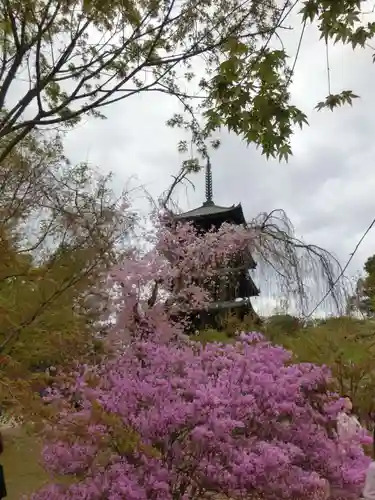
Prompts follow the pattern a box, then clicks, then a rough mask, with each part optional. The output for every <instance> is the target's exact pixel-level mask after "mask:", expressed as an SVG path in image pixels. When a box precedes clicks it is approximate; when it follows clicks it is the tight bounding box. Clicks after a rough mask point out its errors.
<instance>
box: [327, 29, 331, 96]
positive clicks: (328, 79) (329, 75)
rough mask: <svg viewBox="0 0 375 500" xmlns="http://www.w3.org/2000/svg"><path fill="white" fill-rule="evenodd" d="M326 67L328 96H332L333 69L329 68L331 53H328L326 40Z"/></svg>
mask: <svg viewBox="0 0 375 500" xmlns="http://www.w3.org/2000/svg"><path fill="white" fill-rule="evenodd" d="M326 66H327V83H328V95H331V69H330V67H329V51H328V40H327V39H326Z"/></svg>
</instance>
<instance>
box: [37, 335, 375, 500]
mask: <svg viewBox="0 0 375 500" xmlns="http://www.w3.org/2000/svg"><path fill="white" fill-rule="evenodd" d="M329 378H330V374H329V372H328V370H326V369H325V368H322V367H317V366H314V365H312V364H306V363H305V364H294V363H292V361H291V355H290V353H289V352H287V351H285V350H284V349H283V348H281V347H277V346H273V345H271V344H269V343H267V342H266V341H265V340H264V339H263V338H262V336H261V335H260V334H246V335H245V334H242V335H241V337H240V338H239V339H238V341H237V342H236V343H235V344H233V345H220V344H207V345H206V346H202V345H201V344H198V343H192V342H173V343H171V342H169V343H161V342H156V341H154V340H152V339H149V340H147V341H143V342H142V341H134V342H132V343H131V344H130V345H129V346H128V347H127V348H126V349H124V350H123V352H122V353H120V354H118V355H117V356H116V357H115V358H113V359H112V360H110V361H108V362H107V363H105V364H103V366H100V367H99V366H98V367H93V368H87V369H86V370H85V372H84V373H83V372H81V373H80V374H78V375H77V377H76V379H75V382H74V384H73V386H72V388H71V390H74V391H78V392H79V394H80V401H81V407H80V409H78V410H76V409H74V408H72V407H68V406H65V407H64V408H62V409H61V413H60V415H59V424H58V426H56V428H55V429H54V432H52V434H51V435H50V437H49V441H48V442H47V443H46V445H45V447H44V450H43V458H44V464H45V467H46V469H47V470H48V471H49V472H51V473H54V474H57V475H68V476H71V477H72V479H73V481H72V482H71V483H69V482H68V483H67V482H66V481H65V482H62V483H59V481H58V480H56V483H54V484H51V485H48V486H47V487H45V488H43V489H42V490H41V491H39V492H37V493H35V494H34V495H32V496H31V499H32V500H79V499H82V500H83V499H84V500H104V499H105V500H120V499H121V500H146V499H148V500H193V499H197V500H198V499H201V498H205V494H206V493H208V492H213V493H215V492H216V493H222V494H226V495H228V497H230V498H233V499H240V498H241V499H246V498H247V499H253V498H264V499H270V500H271V499H272V500H273V499H274V500H280V499H301V500H302V499H304V500H308V499H319V498H324V497H325V496H326V495H327V491H328V490H327V486H328V485H329V495H330V497H331V498H335V499H354V498H358V495H359V492H360V488H361V485H362V482H363V479H364V473H365V470H366V468H367V465H368V463H369V459H368V458H367V457H365V456H364V453H363V451H362V448H361V441H362V442H363V441H365V440H366V438H365V436H360V435H358V437H357V438H355V439H353V440H352V441H351V442H350V443H340V442H339V441H338V439H337V435H336V432H335V421H336V417H337V413H338V411H339V409H340V402H339V401H338V400H337V398H336V397H335V396H334V395H332V394H330V393H329V392H328V390H327V387H328V384H329Z"/></svg>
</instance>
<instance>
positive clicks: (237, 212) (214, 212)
mask: <svg viewBox="0 0 375 500" xmlns="http://www.w3.org/2000/svg"><path fill="white" fill-rule="evenodd" d="M174 218H175V220H199V219H205V218H207V219H215V218H225V219H227V220H228V221H229V220H231V221H233V222H235V223H236V224H245V222H246V221H245V217H244V214H243V211H242V206H241V203H239V204H238V205H232V206H230V207H221V206H219V205H215V203H213V202H212V201H210V202H207V201H206V202H205V203H203V205H201V206H200V207H198V208H194V209H193V210H189V211H188V212H184V213H182V214H176V215H175V216H174Z"/></svg>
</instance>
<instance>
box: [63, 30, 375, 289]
mask: <svg viewBox="0 0 375 500" xmlns="http://www.w3.org/2000/svg"><path fill="white" fill-rule="evenodd" d="M288 35H289V34H288ZM297 35H298V33H295V34H294V35H292V34H291V35H289V39H288V40H287V44H288V47H290V51H291V53H292V54H293V53H294V52H295V47H296V45H297V42H296V36H297ZM371 56H372V54H371V51H370V50H369V51H362V52H361V51H356V52H352V50H351V49H350V48H349V47H346V48H342V47H336V48H333V47H330V50H329V59H330V69H331V85H332V92H333V93H337V92H340V91H342V90H344V89H351V90H353V91H354V92H355V93H357V94H359V95H360V96H361V98H360V99H358V100H356V101H355V103H354V106H353V107H349V106H347V107H345V108H343V109H338V110H335V111H334V112H333V113H331V112H329V111H324V112H319V113H318V112H316V111H314V109H313V108H314V106H315V104H316V103H317V102H318V101H319V100H322V99H323V98H324V97H325V96H326V95H327V93H328V91H327V70H326V54H325V46H324V44H322V43H321V42H319V41H318V37H317V34H316V32H315V30H314V29H313V28H309V29H308V30H307V32H306V34H305V38H304V41H303V45H302V49H301V52H300V57H299V61H298V63H297V67H296V74H295V78H294V85H293V92H292V94H293V98H294V100H295V102H296V104H297V105H298V106H300V107H301V109H302V110H304V111H305V112H306V113H307V114H308V117H309V121H310V127H306V128H305V129H304V130H302V131H301V132H300V131H297V132H296V134H295V136H294V139H293V151H294V157H293V158H291V159H290V161H289V163H288V164H285V163H284V164H280V163H278V162H277V161H267V160H266V159H265V157H263V156H262V155H261V153H260V151H257V150H256V149H255V148H254V147H253V146H250V147H246V146H245V145H244V144H243V143H241V140H240V139H238V138H236V137H235V136H230V135H228V134H226V133H223V134H222V136H221V139H222V147H221V148H220V149H219V150H218V151H217V152H215V154H214V155H213V156H212V166H213V175H214V200H215V202H216V203H217V204H219V205H232V204H233V203H238V202H241V203H242V205H243V208H244V212H245V215H246V217H247V218H248V219H251V218H253V217H254V216H256V215H257V214H258V213H259V212H264V211H267V212H268V211H271V210H273V209H277V208H282V209H284V210H285V211H286V212H287V214H288V216H289V218H290V219H291V220H292V222H293V224H294V226H295V228H296V233H297V235H298V236H300V237H302V238H303V239H304V240H305V241H306V242H309V243H315V244H318V245H320V246H323V247H324V248H326V249H327V250H329V251H331V252H333V253H335V254H336V255H337V256H338V257H339V259H340V261H341V262H342V263H343V264H344V263H345V261H346V260H347V259H348V258H349V255H350V253H351V252H352V251H353V249H354V247H355V245H356V243H357V241H358V239H359V238H360V237H361V234H362V233H363V232H364V231H365V229H366V227H367V226H368V225H369V223H370V222H371V220H372V218H373V217H375V168H374V162H375V141H374V139H373V135H374V134H375V116H374V111H375V90H374V82H375V65H373V64H372V58H371ZM175 106H176V103H175V101H174V100H173V98H172V97H170V98H169V97H167V96H163V95H157V94H149V95H142V96H136V97H131V98H130V99H129V100H125V101H123V102H122V103H119V104H116V105H114V106H112V107H109V108H108V109H106V110H105V113H106V115H107V117H108V119H107V120H106V121H102V120H91V119H90V120H83V121H82V123H81V125H80V126H79V127H78V128H76V129H75V130H74V132H72V133H71V134H70V135H69V137H68V139H67V142H66V147H67V153H68V156H70V158H71V159H72V160H74V161H86V160H88V161H89V162H90V163H92V164H94V165H97V166H99V167H100V168H101V169H103V171H112V172H113V173H114V176H115V183H116V187H117V189H120V188H121V187H122V186H124V185H126V184H127V183H128V182H129V179H130V178H133V181H132V185H133V186H136V185H138V186H140V185H143V186H144V187H145V188H146V189H147V190H148V191H149V192H150V193H151V194H152V195H153V196H155V197H157V196H158V195H160V193H161V192H162V191H164V190H165V189H166V188H167V187H168V185H169V184H170V182H171V175H172V174H173V173H176V172H177V170H178V168H179V165H180V162H181V157H180V155H179V154H178V153H177V150H176V143H177V141H178V139H180V138H183V137H181V136H180V135H179V133H176V132H174V131H172V130H170V129H168V128H167V127H166V126H165V122H166V120H167V119H168V118H169V117H170V116H171V114H172V113H173V112H174V111H176V107H175ZM193 181H194V183H195V185H196V190H195V192H194V191H193V190H192V189H190V190H189V191H188V193H187V195H186V193H185V192H184V191H183V190H181V191H180V192H179V196H178V201H179V203H180V204H181V206H182V207H183V208H186V209H190V208H194V207H195V206H196V205H198V204H200V203H201V202H202V201H203V198H204V188H203V174H201V175H197V176H196V177H195V178H194V179H193ZM137 205H139V206H140V207H143V208H146V205H147V204H146V203H145V202H144V201H142V195H141V192H139V196H138V200H137ZM374 253H375V229H374V230H373V231H372V232H371V233H370V234H369V235H368V237H367V239H366V240H365V241H364V243H363V244H362V246H361V247H360V249H359V251H358V252H357V254H356V255H355V257H354V259H353V263H352V265H351V266H350V269H349V270H348V274H349V275H352V276H354V275H355V274H356V272H357V271H360V270H361V269H362V268H363V264H364V261H365V260H366V258H367V257H368V256H370V255H372V254H374ZM260 287H261V284H260Z"/></svg>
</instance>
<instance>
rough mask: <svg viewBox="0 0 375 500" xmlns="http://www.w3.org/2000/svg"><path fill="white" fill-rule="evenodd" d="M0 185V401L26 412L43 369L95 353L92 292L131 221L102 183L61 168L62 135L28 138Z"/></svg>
mask: <svg viewBox="0 0 375 500" xmlns="http://www.w3.org/2000/svg"><path fill="white" fill-rule="evenodd" d="M0 179H1V183H0V215H1V217H0V355H1V356H2V357H1V363H0V404H2V405H10V406H13V407H16V406H17V407H18V408H19V409H20V411H22V410H24V409H25V407H28V408H30V409H31V408H34V406H33V405H34V400H33V395H32V394H31V393H30V391H29V393H28V390H29V389H31V392H33V391H35V390H38V389H40V388H41V387H43V385H45V384H46V383H47V380H46V379H45V374H44V370H45V369H46V368H47V367H49V366H51V365H54V366H62V365H65V366H66V365H68V364H69V363H71V362H72V361H73V360H75V359H82V360H84V359H86V360H88V359H93V358H94V359H95V358H96V357H97V356H98V355H100V354H101V349H102V345H101V343H100V342H99V341H97V340H95V338H94V337H93V334H95V332H96V330H97V320H98V318H99V315H100V314H101V313H102V311H103V308H105V307H106V304H107V301H106V296H105V293H104V291H103V292H102V288H101V289H100V293H99V291H97V290H96V286H97V285H99V284H100V280H101V277H102V275H103V273H105V272H106V271H107V270H108V268H109V267H110V266H112V265H113V264H114V263H115V262H116V261H117V258H118V257H119V256H120V254H119V253H118V250H117V249H116V247H117V245H118V244H119V243H121V242H123V241H124V238H126V237H127V234H128V230H129V229H130V228H131V226H132V224H133V220H134V219H133V217H132V215H131V214H130V212H129V211H128V210H127V204H126V200H125V198H124V197H121V198H120V199H116V198H114V197H113V193H112V192H111V190H110V189H109V188H108V187H107V181H108V180H107V179H105V178H100V177H97V176H96V175H95V172H93V171H91V170H90V169H88V167H87V166H86V165H77V166H71V165H69V164H68V162H66V160H65V158H64V157H63V155H62V148H61V143H60V140H59V138H55V139H54V140H52V141H43V140H42V138H41V137H40V135H37V134H35V133H33V134H31V135H29V136H28V138H27V139H24V141H22V143H21V144H20V145H19V146H17V148H15V149H13V150H12V152H11V153H10V154H9V155H8V156H7V158H6V160H5V161H4V162H3V163H2V164H1V167H0ZM25 402H27V404H25ZM32 411H34V409H33V410H32Z"/></svg>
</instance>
